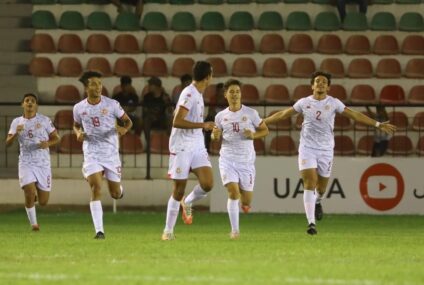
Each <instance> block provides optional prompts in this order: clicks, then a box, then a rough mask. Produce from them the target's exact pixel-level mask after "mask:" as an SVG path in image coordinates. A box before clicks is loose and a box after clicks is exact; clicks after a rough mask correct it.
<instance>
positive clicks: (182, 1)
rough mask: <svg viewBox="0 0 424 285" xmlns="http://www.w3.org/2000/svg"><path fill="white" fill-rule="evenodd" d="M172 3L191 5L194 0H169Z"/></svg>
mask: <svg viewBox="0 0 424 285" xmlns="http://www.w3.org/2000/svg"><path fill="white" fill-rule="evenodd" d="M169 4H172V5H193V4H194V0H169Z"/></svg>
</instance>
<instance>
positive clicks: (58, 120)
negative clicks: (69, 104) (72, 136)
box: [53, 110, 74, 130]
mask: <svg viewBox="0 0 424 285" xmlns="http://www.w3.org/2000/svg"><path fill="white" fill-rule="evenodd" d="M53 124H54V125H55V127H56V129H58V130H72V126H73V124H74V115H73V111H72V110H59V111H57V112H56V114H55V115H54V121H53Z"/></svg>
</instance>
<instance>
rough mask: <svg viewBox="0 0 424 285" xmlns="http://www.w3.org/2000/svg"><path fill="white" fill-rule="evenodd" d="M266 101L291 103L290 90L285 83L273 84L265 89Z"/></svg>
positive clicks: (269, 102) (268, 102) (270, 102)
mask: <svg viewBox="0 0 424 285" xmlns="http://www.w3.org/2000/svg"><path fill="white" fill-rule="evenodd" d="M264 99H265V103H267V104H290V102H291V100H290V95H289V90H288V89H287V87H286V86H285V85H283V84H271V85H268V86H267V88H266V89H265V95H264Z"/></svg>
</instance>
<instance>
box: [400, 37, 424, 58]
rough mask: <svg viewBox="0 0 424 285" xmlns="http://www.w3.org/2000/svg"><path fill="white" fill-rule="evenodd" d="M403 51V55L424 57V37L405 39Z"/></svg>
mask: <svg viewBox="0 0 424 285" xmlns="http://www.w3.org/2000/svg"><path fill="white" fill-rule="evenodd" d="M401 51H402V53H403V54H412V55H424V36H421V35H408V36H406V37H405V38H404V39H403V42H402V48H401Z"/></svg>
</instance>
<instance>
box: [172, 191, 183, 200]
mask: <svg viewBox="0 0 424 285" xmlns="http://www.w3.org/2000/svg"><path fill="white" fill-rule="evenodd" d="M172 197H173V198H174V199H175V200H176V201H181V199H183V197H184V192H175V191H174V193H173V194H172Z"/></svg>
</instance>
